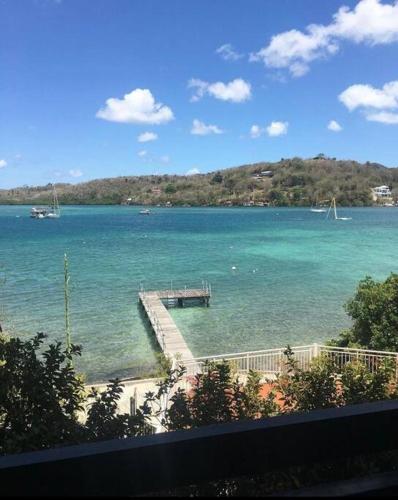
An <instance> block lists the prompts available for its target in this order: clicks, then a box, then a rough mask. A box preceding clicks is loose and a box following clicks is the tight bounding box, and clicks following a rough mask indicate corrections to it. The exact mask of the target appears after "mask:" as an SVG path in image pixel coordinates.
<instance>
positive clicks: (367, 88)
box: [339, 80, 398, 111]
mask: <svg viewBox="0 0 398 500" xmlns="http://www.w3.org/2000/svg"><path fill="white" fill-rule="evenodd" d="M339 100H340V101H341V102H342V103H343V104H344V105H345V106H346V107H347V108H348V109H349V110H350V111H352V110H354V109H356V108H376V109H391V108H397V107H398V80H396V81H393V82H389V83H386V84H385V85H384V86H383V87H382V88H381V89H377V88H374V87H372V86H371V85H362V84H357V85H351V86H350V87H348V88H347V89H346V90H344V92H342V93H341V94H340V95H339Z"/></svg>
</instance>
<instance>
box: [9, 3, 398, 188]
mask: <svg viewBox="0 0 398 500" xmlns="http://www.w3.org/2000/svg"><path fill="white" fill-rule="evenodd" d="M343 6H345V8H343ZM310 25H315V26H313V27H310V28H308V27H309V26H310ZM397 55H398V4H397V3H396V2H395V0H394V1H393V0H359V1H358V0H356V1H349V0H328V1H327V2H326V1H319V0H233V1H231V0H201V1H200V2H193V1H192V2H191V1H182V0H167V1H161V0H95V1H90V0H0V68H1V71H0V188H4V187H13V186H19V185H24V184H29V185H36V184H45V183H47V182H81V181H85V180H88V179H93V178H101V177H113V176H118V175H139V174H153V173H170V174H171V173H179V174H184V173H186V172H191V173H194V172H208V171H211V170H215V169H219V168H224V167H229V166H237V165H240V164H245V163H253V162H256V161H263V160H265V161H275V160H279V159H280V158H281V157H285V158H287V157H292V156H302V157H310V156H313V155H314V154H317V153H320V152H323V153H325V154H327V155H329V156H333V157H334V156H335V157H337V158H350V159H356V160H358V161H368V160H369V161H376V162H380V163H383V164H385V165H387V166H391V167H393V166H397V165H398V154H397V153H398V141H397V139H398V135H397V134H398V57H397ZM328 126H329V128H328ZM143 134H144V135H143ZM140 136H141V141H145V139H152V140H146V141H145V142H140V141H139V137H140Z"/></svg>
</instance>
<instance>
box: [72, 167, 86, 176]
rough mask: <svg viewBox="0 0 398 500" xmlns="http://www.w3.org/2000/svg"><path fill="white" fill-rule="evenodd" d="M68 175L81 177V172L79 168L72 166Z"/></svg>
mask: <svg viewBox="0 0 398 500" xmlns="http://www.w3.org/2000/svg"><path fill="white" fill-rule="evenodd" d="M69 175H70V176H71V177H82V175H83V172H82V171H81V170H79V169H78V168H76V169H74V168H72V170H69Z"/></svg>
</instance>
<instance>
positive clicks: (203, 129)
mask: <svg viewBox="0 0 398 500" xmlns="http://www.w3.org/2000/svg"><path fill="white" fill-rule="evenodd" d="M223 133H224V132H223V130H221V129H220V128H219V127H217V125H206V124H205V123H203V122H201V121H200V120H196V119H195V120H194V121H193V123H192V128H191V134H192V135H209V134H223Z"/></svg>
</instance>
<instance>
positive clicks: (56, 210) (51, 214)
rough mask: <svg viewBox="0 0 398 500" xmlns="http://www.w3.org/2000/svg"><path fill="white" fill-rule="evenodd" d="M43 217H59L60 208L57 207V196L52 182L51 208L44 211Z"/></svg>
mask: <svg viewBox="0 0 398 500" xmlns="http://www.w3.org/2000/svg"><path fill="white" fill-rule="evenodd" d="M45 217H46V218H47V219H59V218H60V217H61V210H60V208H59V203H58V196H57V192H56V190H55V185H54V184H53V204H52V207H51V210H50V211H49V212H47V213H46V215H45Z"/></svg>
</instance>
